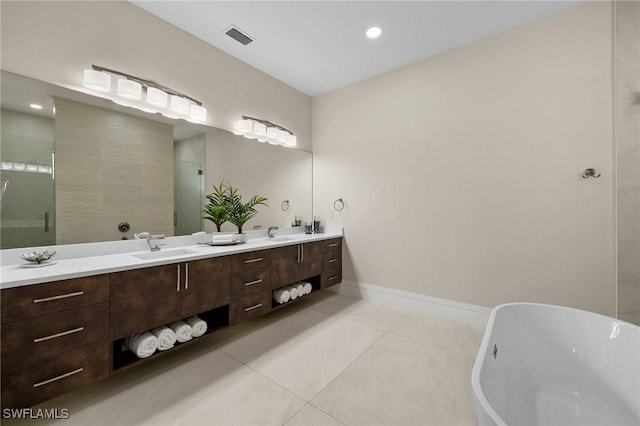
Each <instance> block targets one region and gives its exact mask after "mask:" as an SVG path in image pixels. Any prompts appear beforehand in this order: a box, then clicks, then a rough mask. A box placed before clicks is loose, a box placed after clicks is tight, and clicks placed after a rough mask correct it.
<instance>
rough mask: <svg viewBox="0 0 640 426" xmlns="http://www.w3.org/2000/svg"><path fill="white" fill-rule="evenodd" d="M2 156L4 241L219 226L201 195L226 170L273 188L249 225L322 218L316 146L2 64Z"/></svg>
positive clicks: (239, 182) (264, 190)
mask: <svg viewBox="0 0 640 426" xmlns="http://www.w3.org/2000/svg"><path fill="white" fill-rule="evenodd" d="M33 103H35V104H39V105H41V106H42V109H40V110H35V109H32V108H30V106H29V105H30V104H33ZM54 106H55V115H54V114H53V111H54ZM1 156H2V158H1V160H2V170H1V171H0V179H1V180H2V181H9V184H8V186H7V190H6V193H5V197H4V199H3V203H2V215H1V220H0V232H1V237H0V244H1V248H3V249H4V248H13V247H29V246H41V245H52V244H72V243H83V242H98V241H113V240H120V239H131V238H133V234H134V233H136V232H142V231H149V232H151V233H163V234H166V235H167V236H170V235H188V234H191V233H194V232H198V231H203V230H204V231H207V232H212V231H214V230H215V226H214V225H213V224H212V223H210V222H209V221H206V220H203V219H202V210H203V205H204V204H205V202H206V200H205V196H206V194H208V193H209V192H211V186H212V185H213V184H215V183H219V182H220V181H221V180H223V179H225V180H227V181H229V182H230V183H231V184H233V186H234V187H237V188H239V190H240V194H241V195H242V196H243V200H248V199H249V198H250V197H252V196H253V195H260V196H264V197H267V198H268V204H269V207H262V206H261V207H258V214H257V215H256V216H255V217H254V218H253V219H251V220H250V221H249V222H248V223H247V224H246V225H245V228H244V229H245V230H251V229H253V228H258V227H259V228H260V229H263V228H267V227H269V226H278V227H281V228H282V227H287V226H291V222H292V221H293V219H294V216H302V217H303V218H306V219H310V218H311V217H312V199H311V185H312V183H311V179H312V156H311V153H310V152H306V151H301V150H296V149H291V148H283V147H279V146H271V145H269V144H267V143H258V142H256V141H252V140H248V139H245V138H243V137H241V136H236V135H234V134H233V133H230V132H228V131H226V130H222V129H217V128H213V127H207V126H203V125H197V124H191V123H188V122H186V121H183V120H172V119H169V118H165V117H163V116H161V115H160V114H149V113H145V112H142V111H137V110H133V109H131V108H126V107H123V106H119V105H117V104H115V103H113V102H111V101H107V100H105V99H101V98H97V97H93V96H90V95H87V94H84V93H79V92H75V91H72V90H70V89H65V88H61V87H57V86H53V85H50V84H47V83H43V82H41V81H36V80H32V79H29V78H25V77H22V76H18V75H15V74H11V73H7V72H4V71H3V72H2V151H1ZM285 201H287V202H285ZM125 224H128V226H126V225H125ZM222 230H223V231H234V227H233V226H232V225H230V224H228V223H227V224H225V225H223V228H222Z"/></svg>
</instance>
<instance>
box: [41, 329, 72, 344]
mask: <svg viewBox="0 0 640 426" xmlns="http://www.w3.org/2000/svg"><path fill="white" fill-rule="evenodd" d="M83 330H84V327H78V328H74V329H73V330H67V331H63V332H60V333H56V334H52V335H50V336H45V337H38V338H37V339H33V343H40V342H44V341H45V340H51V339H55V338H58V337H62V336H66V335H68V334H73V333H77V332H78V331H83Z"/></svg>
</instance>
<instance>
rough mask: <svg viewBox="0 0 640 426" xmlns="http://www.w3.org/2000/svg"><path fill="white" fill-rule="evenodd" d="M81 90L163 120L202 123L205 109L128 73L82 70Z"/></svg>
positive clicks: (95, 67) (92, 67)
mask: <svg viewBox="0 0 640 426" xmlns="http://www.w3.org/2000/svg"><path fill="white" fill-rule="evenodd" d="M112 75H115V76H118V77H119V78H118V80H117V84H116V90H115V93H113V92H112V88H111V77H112ZM84 87H86V88H87V89H90V90H93V91H96V92H101V93H103V94H106V96H105V95H99V96H102V97H107V98H109V99H111V100H112V101H113V102H116V103H118V104H120V105H124V106H127V107H131V108H136V109H139V110H141V111H145V112H149V113H160V114H162V115H164V116H165V117H169V118H174V119H180V118H183V119H185V120H188V121H193V122H197V123H201V122H206V120H207V109H206V108H205V107H203V106H202V102H200V101H198V100H196V99H194V98H192V97H190V96H187V95H185V94H184V93H180V92H178V91H175V90H173V89H170V88H168V87H166V86H162V85H160V84H158V83H156V82H154V81H151V80H145V79H143V78H140V77H136V76H134V75H131V74H127V73H123V72H120V71H116V70H112V69H109V68H104V67H100V66H97V65H92V66H91V69H86V70H84Z"/></svg>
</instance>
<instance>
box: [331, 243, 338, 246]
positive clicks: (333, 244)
mask: <svg viewBox="0 0 640 426" xmlns="http://www.w3.org/2000/svg"><path fill="white" fill-rule="evenodd" d="M337 245H338V243H331V244H329V247H336V246H337Z"/></svg>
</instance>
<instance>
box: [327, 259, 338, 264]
mask: <svg viewBox="0 0 640 426" xmlns="http://www.w3.org/2000/svg"><path fill="white" fill-rule="evenodd" d="M337 261H338V259H329V263H333V262H337Z"/></svg>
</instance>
